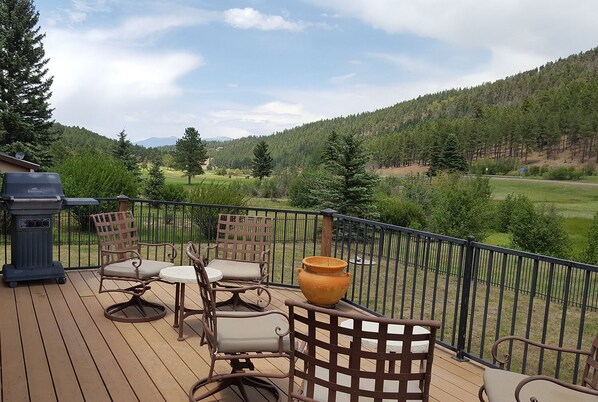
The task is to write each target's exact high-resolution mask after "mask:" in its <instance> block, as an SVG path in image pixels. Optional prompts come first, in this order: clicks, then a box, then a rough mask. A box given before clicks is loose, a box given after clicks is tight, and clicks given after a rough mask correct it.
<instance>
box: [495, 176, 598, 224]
mask: <svg viewBox="0 0 598 402" xmlns="http://www.w3.org/2000/svg"><path fill="white" fill-rule="evenodd" d="M490 185H491V186H492V190H493V194H494V199H495V200H504V199H505V197H506V196H507V195H508V194H511V193H512V194H524V195H526V196H527V197H529V199H530V200H531V201H532V202H534V203H542V202H547V203H553V204H554V205H555V206H556V208H557V210H558V211H559V212H560V213H561V214H562V215H563V217H565V218H585V219H592V218H593V217H594V214H595V213H596V212H597V211H598V186H595V185H591V184H588V185H584V184H582V183H580V182H566V183H565V182H554V181H548V180H522V179H518V178H513V179H491V180H490Z"/></svg>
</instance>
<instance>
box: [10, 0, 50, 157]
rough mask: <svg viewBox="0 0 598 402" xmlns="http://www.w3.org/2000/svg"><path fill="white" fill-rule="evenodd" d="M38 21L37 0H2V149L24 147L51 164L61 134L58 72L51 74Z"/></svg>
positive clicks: (19, 149) (26, 154) (19, 148)
mask: <svg viewBox="0 0 598 402" xmlns="http://www.w3.org/2000/svg"><path fill="white" fill-rule="evenodd" d="M38 22H39V13H38V12H37V11H36V10H35V7H34V6H33V2H32V1H31V0H2V1H0V150H1V151H3V152H7V153H10V154H14V153H15V152H23V153H24V155H25V159H27V160H29V161H32V162H35V163H39V164H40V165H42V167H47V166H48V165H49V164H50V163H51V157H50V152H49V151H50V146H51V145H52V143H53V142H54V141H56V140H57V138H58V135H57V133H56V132H55V131H52V130H51V127H52V120H51V119H52V109H51V108H50V105H49V102H48V101H49V99H50V96H51V95H52V93H51V92H50V87H51V85H52V80H53V77H47V73H48V68H47V67H46V65H47V64H48V59H47V58H45V52H44V48H43V44H42V40H43V39H44V37H45V34H43V33H40V27H39V26H37V24H38Z"/></svg>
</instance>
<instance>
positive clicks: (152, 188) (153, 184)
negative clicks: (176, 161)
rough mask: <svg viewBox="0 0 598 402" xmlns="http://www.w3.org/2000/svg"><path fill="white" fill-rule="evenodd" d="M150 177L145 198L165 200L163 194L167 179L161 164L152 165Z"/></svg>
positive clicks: (147, 181)
mask: <svg viewBox="0 0 598 402" xmlns="http://www.w3.org/2000/svg"><path fill="white" fill-rule="evenodd" d="M148 176H149V177H148V178H147V180H146V182H145V189H144V194H145V197H146V198H147V199H149V200H161V199H162V198H163V197H162V193H163V190H164V185H165V184H166V177H165V176H164V172H163V171H162V169H161V167H160V163H158V162H156V163H154V164H153V165H152V167H151V168H150V170H149V172H148Z"/></svg>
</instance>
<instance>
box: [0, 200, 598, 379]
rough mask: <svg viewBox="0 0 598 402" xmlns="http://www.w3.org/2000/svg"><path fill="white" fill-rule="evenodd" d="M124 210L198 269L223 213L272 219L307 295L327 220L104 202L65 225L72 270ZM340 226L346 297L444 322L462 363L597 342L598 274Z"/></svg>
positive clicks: (414, 233) (367, 224)
mask: <svg viewBox="0 0 598 402" xmlns="http://www.w3.org/2000/svg"><path fill="white" fill-rule="evenodd" d="M119 202H120V203H121V206H122V203H123V202H124V203H125V207H126V208H128V209H130V210H132V211H133V213H134V215H135V218H136V220H137V225H138V230H139V234H140V237H141V240H142V241H147V242H162V241H168V242H172V243H174V244H175V245H176V246H177V248H178V251H179V253H178V263H181V264H187V263H188V261H187V257H186V254H185V252H184V250H185V244H186V243H187V241H189V240H193V241H194V242H196V243H198V244H199V246H200V247H201V248H203V247H204V246H206V245H209V244H210V242H211V240H212V239H213V237H214V234H215V224H216V219H217V216H218V213H220V212H226V213H243V214H250V215H266V216H271V217H273V218H274V222H275V234H274V239H273V245H272V249H271V264H270V280H271V282H272V283H273V284H279V285H283V286H291V287H297V277H296V269H297V268H298V267H300V266H301V260H302V259H303V257H305V256H309V255H319V254H320V253H321V249H320V247H321V244H322V243H321V242H322V239H321V236H322V222H323V216H322V214H321V213H319V212H312V211H297V210H281V209H278V210H276V209H265V208H251V207H231V206H225V205H205V204H191V203H176V202H159V201H148V200H143V199H131V200H128V199H121V200H118V199H100V206H99V207H77V208H73V209H71V210H63V211H61V212H60V213H59V214H57V215H56V216H55V224H54V256H55V259H58V260H60V261H61V262H62V263H63V265H64V266H65V268H67V269H81V268H83V269H85V268H94V267H97V266H98V253H97V243H96V236H95V232H94V230H93V227H91V225H90V222H89V213H90V212H95V211H98V210H101V209H105V210H115V209H118V208H119V206H118V205H119ZM92 208H93V209H92ZM0 216H1V217H2V238H1V240H2V241H3V244H4V253H1V252H0V262H1V263H2V264H4V263H7V262H10V219H9V218H8V215H7V213H6V212H5V211H2V212H0ZM332 217H333V230H332V239H329V240H330V243H331V244H332V247H331V254H332V255H333V256H335V257H338V258H341V259H343V260H346V261H348V263H349V266H348V271H349V272H350V273H351V284H350V287H349V290H348V292H347V294H346V297H345V300H346V301H348V302H350V303H352V304H354V305H356V306H359V307H361V308H363V309H366V310H368V311H370V312H373V313H375V314H380V315H386V316H389V317H400V318H416V319H436V320H439V321H441V323H442V326H441V329H440V331H439V335H438V339H439V342H440V343H442V344H443V345H445V346H447V347H449V348H451V349H452V350H454V351H455V352H456V357H457V358H459V359H466V358H472V359H475V360H478V361H481V362H483V363H486V364H488V363H489V362H490V360H491V356H490V347H491V345H492V343H493V342H494V340H496V339H497V338H498V337H500V336H503V335H511V334H515V335H520V336H525V337H530V338H533V339H535V340H538V341H541V342H548V343H553V344H558V345H566V346H574V347H578V348H587V347H588V345H589V344H590V342H591V340H592V339H593V338H594V336H595V335H596V333H598V288H597V286H598V267H596V266H592V265H587V264H582V263H578V262H573V261H567V260H561V259H556V258H551V257H547V256H542V255H537V254H531V253H526V252H521V251H516V250H510V249H506V248H501V247H494V246H490V245H486V244H483V243H478V242H476V241H474V239H473V238H470V239H456V238H452V237H447V236H442V235H437V234H433V233H427V232H422V231H418V230H413V229H408V228H403V227H398V226H393V225H388V224H384V223H380V222H373V221H369V220H365V219H359V218H354V217H350V216H345V215H341V214H336V213H335V214H332ZM2 259H3V260H2ZM511 352H513V351H511ZM525 352H526V353H523V355H524V356H526V358H525V359H524V361H523V362H517V361H516V359H513V360H514V363H513V365H512V366H511V367H510V368H511V369H514V370H519V369H520V368H521V367H523V366H525V365H526V364H527V365H528V366H529V364H530V361H531V362H532V363H533V364H537V365H538V367H539V368H541V369H542V370H544V371H545V372H548V373H550V374H556V375H560V376H561V377H563V378H568V379H572V380H576V379H577V377H578V373H577V371H576V370H577V369H576V368H575V367H577V366H576V363H578V362H574V361H568V360H567V359H566V358H561V357H560V356H557V357H555V358H551V357H549V356H545V355H541V356H534V355H533V353H527V352H528V351H527V350H526V351H525ZM551 359H553V360H554V361H553V360H551ZM551 371H552V373H551ZM567 373H573V374H571V376H572V377H570V378H569V377H568V375H567Z"/></svg>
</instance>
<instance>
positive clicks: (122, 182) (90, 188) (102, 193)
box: [55, 153, 137, 230]
mask: <svg viewBox="0 0 598 402" xmlns="http://www.w3.org/2000/svg"><path fill="white" fill-rule="evenodd" d="M55 171H56V172H57V173H59V174H60V179H61V181H62V188H63V190H64V193H65V195H67V196H68V197H92V198H103V197H106V198H109V197H117V196H119V195H121V194H124V195H127V196H129V197H136V196H137V185H136V182H135V181H136V179H135V176H134V174H133V173H132V172H130V171H129V170H127V168H126V167H125V166H124V165H123V164H122V163H120V162H118V161H115V160H113V159H110V158H107V157H106V156H104V155H97V154H91V153H89V154H82V155H77V156H73V157H71V158H68V159H65V160H64V161H63V162H62V163H60V164H59V165H57V166H56V167H55ZM115 208H116V207H115V206H114V205H111V204H110V203H102V204H101V205H99V206H94V207H74V208H72V209H71V211H72V212H73V213H74V216H75V217H76V219H77V220H78V221H79V226H80V228H81V230H89V229H91V228H92V225H91V222H90V221H89V218H88V216H87V214H88V213H97V212H108V211H113V210H115Z"/></svg>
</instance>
